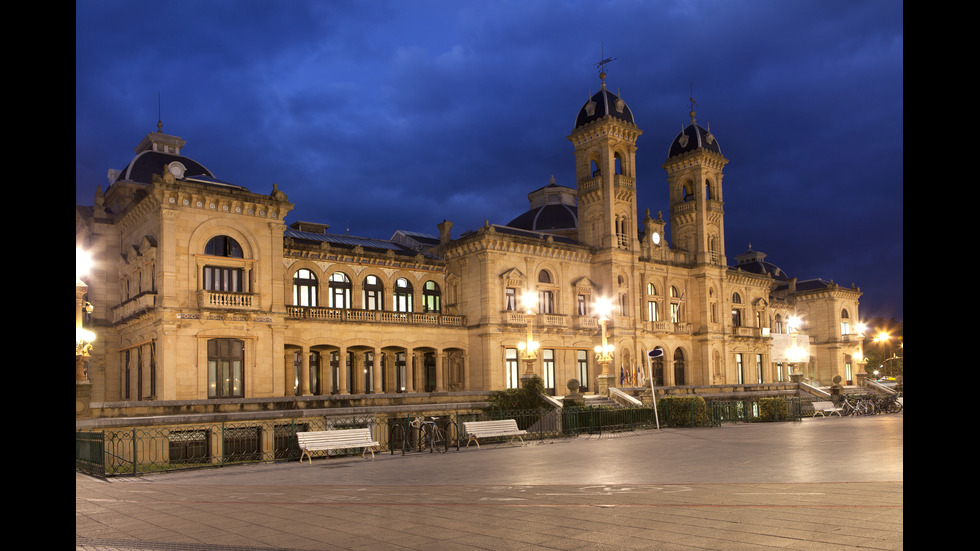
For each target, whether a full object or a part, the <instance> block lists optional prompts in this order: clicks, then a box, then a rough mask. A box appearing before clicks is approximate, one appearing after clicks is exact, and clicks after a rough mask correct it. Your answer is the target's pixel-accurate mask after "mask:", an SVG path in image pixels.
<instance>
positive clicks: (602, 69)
mask: <svg viewBox="0 0 980 551" xmlns="http://www.w3.org/2000/svg"><path fill="white" fill-rule="evenodd" d="M601 54H602V55H601V56H600V57H603V56H605V55H606V53H605V45H603V46H602V50H601ZM613 61H616V58H615V57H606V58H604V59H603V60H602V61H600V62H599V63H596V64H595V66H596V68H598V69H599V78H600V79H602V80H603V81H605V80H606V65H608V64H610V63H612V62H613Z"/></svg>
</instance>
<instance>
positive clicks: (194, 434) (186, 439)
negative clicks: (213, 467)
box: [167, 430, 211, 465]
mask: <svg viewBox="0 0 980 551" xmlns="http://www.w3.org/2000/svg"><path fill="white" fill-rule="evenodd" d="M210 434H211V431H210V430H175V431H171V432H170V434H168V435H167V443H168V451H169V458H170V464H172V465H180V464H187V463H210V462H211V453H210V449H209V448H210V446H209V445H208V442H209V440H210Z"/></svg>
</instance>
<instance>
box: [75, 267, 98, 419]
mask: <svg viewBox="0 0 980 551" xmlns="http://www.w3.org/2000/svg"><path fill="white" fill-rule="evenodd" d="M91 265H92V260H91V257H89V255H88V253H86V252H85V251H83V250H82V249H81V248H76V249H75V417H76V418H81V417H88V416H89V415H90V410H89V404H90V403H91V400H92V382H91V381H89V380H88V374H87V373H86V371H85V364H86V362H88V360H89V358H90V357H91V354H90V353H91V352H92V341H94V340H95V333H92V332H91V331H89V330H87V329H85V328H84V327H82V322H83V318H84V316H85V314H90V313H92V304H91V303H90V302H88V301H87V300H85V293H87V292H88V285H86V284H85V282H84V281H82V276H84V275H85V274H87V273H88V270H89V268H90V267H91Z"/></svg>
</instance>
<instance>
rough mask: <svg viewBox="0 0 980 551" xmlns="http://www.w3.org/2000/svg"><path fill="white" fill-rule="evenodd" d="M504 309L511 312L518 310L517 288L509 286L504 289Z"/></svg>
mask: <svg viewBox="0 0 980 551" xmlns="http://www.w3.org/2000/svg"><path fill="white" fill-rule="evenodd" d="M504 309H505V310H507V311H509V312H513V311H516V310H517V289H515V288H513V287H508V288H507V289H505V290H504Z"/></svg>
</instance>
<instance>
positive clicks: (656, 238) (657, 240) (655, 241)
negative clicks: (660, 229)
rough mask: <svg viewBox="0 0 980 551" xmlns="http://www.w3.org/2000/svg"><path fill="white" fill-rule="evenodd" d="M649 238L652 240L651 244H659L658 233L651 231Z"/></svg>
mask: <svg viewBox="0 0 980 551" xmlns="http://www.w3.org/2000/svg"><path fill="white" fill-rule="evenodd" d="M651 239H652V240H653V244H654V245H659V244H660V234H659V233H657V232H653V236H652V237H651Z"/></svg>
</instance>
